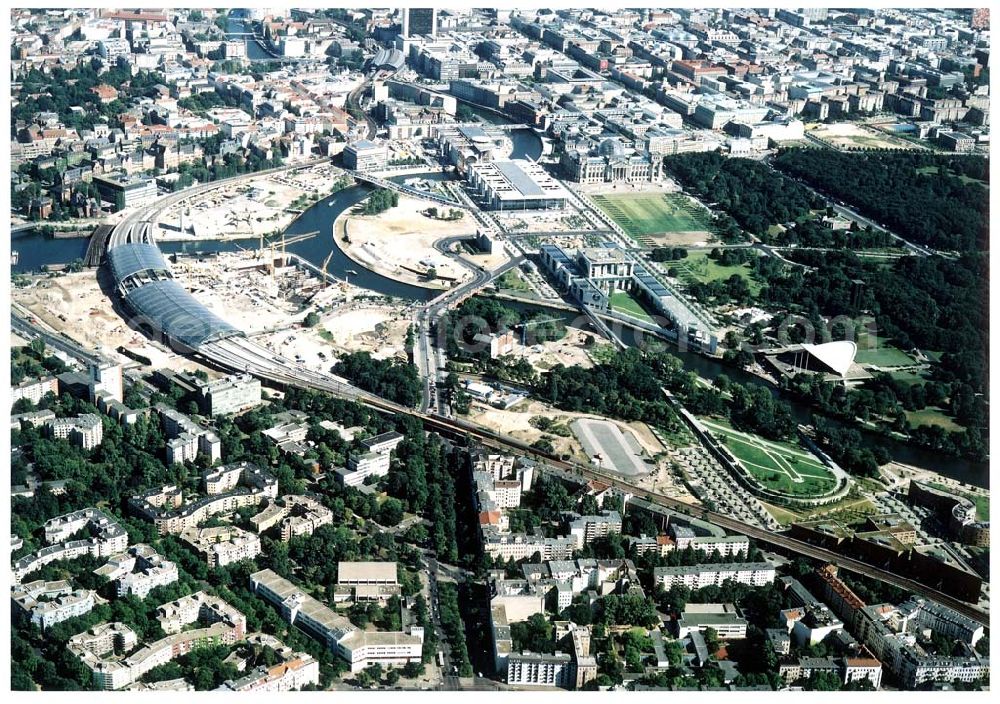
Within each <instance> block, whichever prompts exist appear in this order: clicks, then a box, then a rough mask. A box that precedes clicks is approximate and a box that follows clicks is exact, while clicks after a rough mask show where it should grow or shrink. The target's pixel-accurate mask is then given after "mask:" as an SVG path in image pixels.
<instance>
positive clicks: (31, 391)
mask: <svg viewBox="0 0 1000 704" xmlns="http://www.w3.org/2000/svg"><path fill="white" fill-rule="evenodd" d="M48 393H51V394H53V395H55V396H58V395H59V380H58V379H57V378H56V377H54V376H46V377H42V378H41V379H28V380H26V381H22V382H21V383H20V384H18V385H17V386H12V387H11V389H10V403H11V405H14V404H15V403H17V402H18V401H20V400H21V399H22V398H26V399H28V400H29V401H31V402H32V403H34V404H37V403H38V402H39V401H41V400H42V398H44V397H45V394H48Z"/></svg>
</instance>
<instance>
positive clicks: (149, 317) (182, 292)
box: [107, 243, 243, 350]
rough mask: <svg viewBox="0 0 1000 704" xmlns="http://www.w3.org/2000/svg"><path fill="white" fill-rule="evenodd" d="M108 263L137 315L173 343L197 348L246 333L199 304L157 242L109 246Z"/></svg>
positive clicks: (126, 300)
mask: <svg viewBox="0 0 1000 704" xmlns="http://www.w3.org/2000/svg"><path fill="white" fill-rule="evenodd" d="M107 265H108V269H109V270H110V272H111V276H112V278H113V279H114V282H115V286H116V288H117V290H118V293H119V294H120V295H121V297H122V299H123V300H124V301H125V304H126V305H127V306H128V308H129V309H130V310H131V312H132V313H134V314H135V315H136V316H137V319H133V320H132V321H130V322H131V323H133V325H134V324H139V325H141V326H143V327H146V328H150V329H152V330H154V331H156V332H157V333H159V334H160V336H161V337H162V338H163V339H164V341H166V342H168V343H170V344H179V345H181V346H182V347H184V348H187V349H192V350H193V349H197V348H198V347H199V346H200V345H202V344H204V343H206V342H213V341H215V340H222V339H224V338H227V337H232V336H234V335H239V336H243V333H242V332H241V331H239V330H237V329H236V328H234V327H233V326H232V325H230V324H229V323H227V322H226V321H225V320H223V319H222V318H220V317H219V316H217V315H216V314H215V313H213V312H212V311H210V310H209V309H208V308H206V307H205V306H204V305H202V304H201V303H199V302H198V301H197V300H196V299H195V297H194V296H192V295H191V294H190V293H188V291H187V290H186V289H185V288H184V287H183V286H181V285H180V284H179V283H177V281H175V280H174V278H173V273H172V272H171V271H170V266H169V265H168V264H167V261H166V259H164V258H163V254H162V253H161V252H160V250H159V248H158V247H157V246H156V245H154V244H148V243H134V244H122V245H118V246H117V247H114V248H112V249H109V250H108V252H107Z"/></svg>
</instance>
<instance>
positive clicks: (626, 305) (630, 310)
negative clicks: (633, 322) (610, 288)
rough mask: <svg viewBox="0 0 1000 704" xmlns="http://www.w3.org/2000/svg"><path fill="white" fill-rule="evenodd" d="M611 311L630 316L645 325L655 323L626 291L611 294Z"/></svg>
mask: <svg viewBox="0 0 1000 704" xmlns="http://www.w3.org/2000/svg"><path fill="white" fill-rule="evenodd" d="M610 303H611V309H612V310H616V311H618V312H619V313H625V314H627V315H631V316H632V317H634V318H639V320H644V321H646V322H647V323H654V322H655V321H654V320H653V319H652V318H651V317H650V316H649V313H647V312H646V311H645V309H643V307H642V304H641V303H639V301H637V300H636V299H635V297H634V296H632V294H630V293H628V292H627V291H615V292H614V293H613V294H611V299H610Z"/></svg>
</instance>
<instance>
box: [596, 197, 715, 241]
mask: <svg viewBox="0 0 1000 704" xmlns="http://www.w3.org/2000/svg"><path fill="white" fill-rule="evenodd" d="M591 198H592V199H593V201H594V202H595V203H596V204H597V206H598V207H599V208H600V209H601V210H603V211H604V212H605V213H606V214H607V215H608V217H610V218H611V219H612V220H614V221H615V222H616V223H618V225H619V226H620V227H621V228H622V229H623V230H625V232H626V233H627V234H628V235H629V236H630V237H632V238H633V239H635V240H636V241H638V242H640V243H643V244H645V243H644V242H643V238H644V237H647V236H649V235H660V234H666V233H670V232H692V231H698V230H705V231H707V230H708V227H709V213H708V211H707V210H705V209H704V208H703V207H701V206H700V205H699V204H698V203H696V202H694V201H693V200H691V199H690V198H688V197H687V196H684V195H681V194H678V193H628V194H625V193H622V194H618V193H606V194H602V195H595V196H591Z"/></svg>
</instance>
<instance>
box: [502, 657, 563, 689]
mask: <svg viewBox="0 0 1000 704" xmlns="http://www.w3.org/2000/svg"><path fill="white" fill-rule="evenodd" d="M575 681H576V668H575V666H574V665H573V658H572V657H570V656H569V655H568V654H566V653H556V654H554V655H545V654H539V653H528V652H525V653H518V654H514V653H512V654H510V655H509V656H507V684H514V685H533V686H542V687H563V688H569V687H571V686H573V684H574V683H575Z"/></svg>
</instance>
